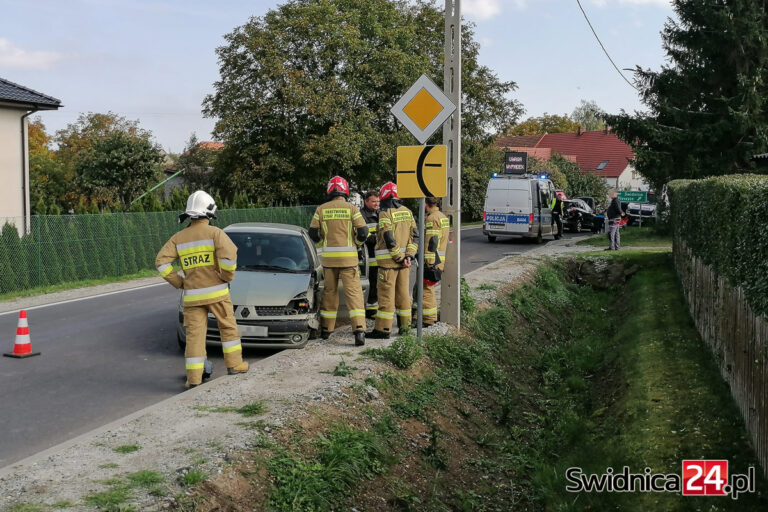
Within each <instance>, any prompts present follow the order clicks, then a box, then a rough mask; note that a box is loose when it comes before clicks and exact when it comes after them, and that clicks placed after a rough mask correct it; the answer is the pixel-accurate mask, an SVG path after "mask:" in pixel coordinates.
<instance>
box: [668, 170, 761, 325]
mask: <svg viewBox="0 0 768 512" xmlns="http://www.w3.org/2000/svg"><path fill="white" fill-rule="evenodd" d="M668 193H669V199H670V207H671V217H672V227H673V232H674V233H673V235H674V237H675V240H682V241H684V242H685V244H686V246H687V247H688V248H689V249H690V250H691V251H692V252H693V254H694V255H695V256H697V257H698V258H700V259H701V260H702V261H703V262H704V263H706V264H708V265H711V266H712V268H713V270H714V271H715V272H716V273H717V274H719V275H721V276H725V277H726V278H727V279H728V281H729V282H730V284H731V285H732V286H733V287H742V288H743V289H744V294H745V296H746V298H747V301H748V302H749V304H750V306H751V307H752V310H753V311H754V312H755V313H757V314H765V313H768V259H766V258H765V255H766V254H768V223H767V222H766V221H765V215H766V212H768V177H765V176H756V175H750V174H734V175H730V176H719V177H715V178H707V179H703V180H696V181H691V180H675V181H672V182H670V183H669V186H668Z"/></svg>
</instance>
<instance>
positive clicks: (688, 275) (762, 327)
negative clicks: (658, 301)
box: [673, 238, 768, 474]
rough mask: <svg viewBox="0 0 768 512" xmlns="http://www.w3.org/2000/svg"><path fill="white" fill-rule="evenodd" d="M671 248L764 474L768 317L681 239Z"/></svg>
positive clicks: (767, 432)
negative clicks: (753, 310)
mask: <svg viewBox="0 0 768 512" xmlns="http://www.w3.org/2000/svg"><path fill="white" fill-rule="evenodd" d="M673 250H674V256H675V267H676V268H677V273H678V276H679V277H680V281H681V283H682V286H683V291H684V292H685V296H686V299H687V301H688V307H689V309H690V311H691V316H692V317H693V320H694V322H695V323H696V327H697V328H698V331H699V333H700V334H701V337H702V338H703V339H704V341H705V342H706V343H707V344H709V346H710V348H711V349H712V353H713V354H714V355H715V358H716V360H717V363H718V365H719V367H720V373H721V374H722V376H723V378H724V379H725V381H726V382H727V383H728V385H729V386H730V388H731V394H732V395H733V397H734V399H735V400H736V403H737V404H738V406H739V409H740V410H741V415H742V417H743V418H744V423H745V424H746V427H747V430H748V431H749V433H750V436H751V438H752V445H753V446H754V449H755V453H756V454H757V457H758V460H759V461H760V465H761V466H762V467H763V471H764V473H766V474H768V321H766V318H765V317H764V316H761V315H755V314H754V313H752V309H751V308H750V307H749V304H748V303H747V301H746V299H745V298H744V291H743V290H742V289H741V288H734V287H732V286H731V285H730V284H729V283H728V281H727V279H725V278H724V277H721V276H718V275H717V274H715V273H714V272H713V271H712V269H711V267H709V265H706V264H704V263H703V262H702V261H701V260H700V259H699V258H697V257H696V256H694V255H693V254H692V253H691V251H690V250H689V249H688V248H687V247H686V246H685V243H684V242H683V241H682V240H679V239H677V238H676V239H675V241H674V248H673Z"/></svg>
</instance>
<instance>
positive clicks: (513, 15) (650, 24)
mask: <svg viewBox="0 0 768 512" xmlns="http://www.w3.org/2000/svg"><path fill="white" fill-rule="evenodd" d="M280 3H281V2H280V1H276V0H248V1H245V0H219V1H218V2H211V1H210V0H206V1H201V0H156V1H151V0H67V1H61V0H0V12H1V13H2V15H1V16H2V17H0V77H1V78H4V79H6V80H10V81H12V82H16V83H18V84H21V85H24V86H25V87H29V88H31V89H35V90H37V91H39V92H42V93H44V94H48V95H50V96H54V97H56V98H58V99H60V100H61V101H62V104H63V105H64V106H63V107H62V108H61V109H60V110H59V111H57V112H43V113H42V114H41V118H42V120H43V123H44V124H45V125H46V128H47V131H48V132H49V133H54V132H55V131H56V130H59V129H62V128H64V127H66V126H67V124H69V123H72V122H74V121H76V120H77V117H78V116H79V115H80V114H81V113H85V112H107V111H111V112H114V113H117V114H119V115H122V116H125V117H126V118H128V119H131V120H138V121H139V122H140V126H141V127H142V128H144V129H148V130H150V131H151V132H152V133H153V135H154V138H155V140H156V142H158V143H159V144H160V145H161V146H162V147H163V148H164V149H165V150H166V151H169V152H180V151H182V150H183V148H184V145H185V142H186V141H187V140H188V139H189V136H190V135H191V134H192V133H193V132H194V133H196V134H197V137H198V139H200V140H212V138H211V130H212V129H213V124H214V120H213V119H207V118H204V117H203V116H202V114H201V112H200V111H201V103H202V101H203V98H204V97H205V96H206V95H207V94H209V93H211V92H212V91H213V84H214V82H215V81H216V80H217V79H218V78H219V69H218V64H217V58H216V53H215V50H216V48H217V47H218V46H221V45H222V44H224V39H223V36H224V35H225V34H227V33H229V32H231V31H232V30H233V29H234V28H235V27H238V26H240V25H243V24H245V23H247V22H248V20H249V19H250V17H252V16H263V15H264V14H265V13H266V12H267V11H269V10H271V9H274V8H276V7H277V6H278V5H279V4H280ZM581 4H582V6H583V7H584V9H585V10H586V12H587V14H588V16H589V18H590V20H591V21H592V24H593V26H594V27H595V30H596V31H597V34H598V35H599V36H600V38H601V40H602V41H603V44H604V45H605V47H606V48H607V50H608V52H609V53H610V55H611V57H612V58H613V60H614V61H615V62H616V64H617V66H618V67H619V68H620V69H622V68H634V67H635V66H637V65H640V66H642V67H645V68H652V69H658V68H659V67H660V66H661V65H662V64H663V63H664V52H663V51H662V48H661V38H660V35H659V34H660V31H661V30H662V28H663V26H664V23H665V21H666V19H667V17H669V16H672V15H673V11H672V8H671V6H670V1H669V0H581ZM440 5H442V2H440ZM462 14H463V15H464V17H465V18H466V20H467V21H469V22H471V23H474V24H475V27H474V30H475V39H476V40H477V41H478V42H479V43H480V47H481V48H480V55H479V59H480V62H481V64H484V65H486V66H488V67H489V68H491V69H492V70H493V71H494V72H495V73H496V74H497V76H498V77H499V78H500V79H501V80H504V81H509V80H511V81H514V82H516V83H517V85H518V89H517V90H516V91H515V92H514V93H513V94H512V97H513V98H515V99H517V100H518V101H520V102H521V103H522V104H523V106H524V107H525V110H526V114H525V116H524V117H529V116H538V115H541V114H543V113H545V112H546V113H550V114H569V113H571V112H572V111H573V109H574V107H576V106H577V105H578V104H579V103H580V101H581V100H582V99H585V100H593V101H595V102H597V104H598V105H599V106H600V107H602V108H603V110H605V111H607V112H618V111H619V110H621V109H624V110H626V111H630V112H632V111H635V110H642V104H641V103H640V102H639V100H638V97H637V93H636V91H635V90H634V89H633V88H632V87H630V85H628V84H627V83H626V82H625V81H624V80H623V79H622V77H621V76H620V75H619V74H618V73H617V72H616V70H615V69H614V68H613V66H612V65H611V63H610V62H609V61H608V59H607V58H606V56H605V54H604V53H603V51H602V49H601V48H600V46H599V44H598V42H597V41H596V40H595V38H594V36H593V34H592V32H591V31H590V29H589V26H588V25H587V22H586V21H585V20H584V17H583V15H582V13H581V11H580V10H579V6H578V4H577V1H576V0H463V1H462ZM625 73H626V74H627V76H628V77H629V76H630V75H629V73H628V72H626V71H625ZM403 92H405V91H403Z"/></svg>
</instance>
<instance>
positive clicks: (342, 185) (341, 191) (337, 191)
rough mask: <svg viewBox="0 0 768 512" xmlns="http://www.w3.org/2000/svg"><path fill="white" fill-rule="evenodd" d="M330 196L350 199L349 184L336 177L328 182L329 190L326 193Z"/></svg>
mask: <svg viewBox="0 0 768 512" xmlns="http://www.w3.org/2000/svg"><path fill="white" fill-rule="evenodd" d="M325 193H326V194H328V195H331V194H333V195H343V196H346V197H349V183H347V180H345V179H344V178H342V177H341V176H334V177H333V178H331V180H330V181H329V182H328V188H327V189H326V191H325Z"/></svg>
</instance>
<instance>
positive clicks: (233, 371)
mask: <svg viewBox="0 0 768 512" xmlns="http://www.w3.org/2000/svg"><path fill="white" fill-rule="evenodd" d="M247 371H248V363H246V362H245V361H243V362H242V363H240V364H239V365H237V366H233V367H232V368H227V373H228V374H229V375H237V374H238V373H245V372H247Z"/></svg>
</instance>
